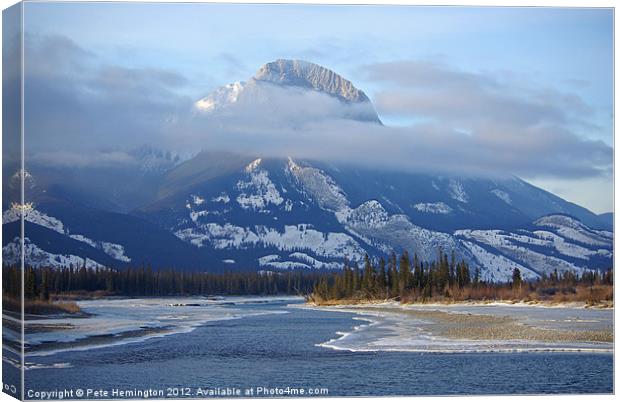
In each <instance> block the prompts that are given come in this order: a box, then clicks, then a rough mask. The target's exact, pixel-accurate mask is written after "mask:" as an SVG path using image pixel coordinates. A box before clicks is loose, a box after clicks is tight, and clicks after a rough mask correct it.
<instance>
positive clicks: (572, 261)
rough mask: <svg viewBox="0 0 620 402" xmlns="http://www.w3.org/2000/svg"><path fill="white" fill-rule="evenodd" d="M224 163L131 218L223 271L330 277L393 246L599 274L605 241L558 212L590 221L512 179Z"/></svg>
mask: <svg viewBox="0 0 620 402" xmlns="http://www.w3.org/2000/svg"><path fill="white" fill-rule="evenodd" d="M208 157H209V155H208V154H207V155H202V156H200V158H208ZM212 157H215V155H212ZM235 160H236V161H237V163H238V166H237V168H236V169H232V170H231V169H228V170H227V171H225V172H222V173H221V174H219V175H217V176H215V177H209V178H208V179H206V180H204V181H203V182H201V183H196V184H194V185H193V186H191V187H189V188H184V189H181V190H179V191H178V192H177V193H176V194H174V195H170V196H168V197H165V198H163V199H161V200H159V201H157V202H156V203H154V204H152V205H149V206H145V207H143V208H141V209H139V210H136V211H134V213H135V214H137V215H138V216H140V217H142V218H144V219H146V220H149V221H151V222H153V223H155V224H157V225H159V226H160V227H162V228H165V229H166V230H168V231H170V232H172V233H174V234H175V235H176V236H177V237H178V238H180V239H182V240H184V241H185V242H187V243H190V244H193V245H194V246H195V247H197V248H199V249H203V248H206V249H216V250H222V251H225V252H226V253H227V257H226V258H225V259H223V260H222V261H219V262H213V263H214V264H220V265H222V266H223V265H226V266H229V267H230V268H237V267H238V268H242V267H245V266H247V264H251V265H252V266H254V267H255V268H256V269H258V268H261V269H269V268H271V269H284V268H306V269H313V268H337V267H339V266H341V264H342V262H343V260H344V259H345V258H346V259H348V260H352V261H358V262H361V259H362V257H363V255H364V253H369V254H371V255H387V254H389V253H390V252H392V251H395V252H400V251H402V250H404V249H407V250H415V252H416V253H417V254H418V256H419V257H420V258H421V259H423V260H432V259H434V258H435V257H436V255H437V252H438V250H439V249H440V248H441V249H443V250H446V251H448V250H450V251H452V250H453V251H455V253H456V254H457V255H458V256H459V257H461V258H464V259H466V260H468V261H469V262H470V263H471V264H472V265H473V266H478V267H480V268H481V271H482V276H483V277H485V278H487V279H489V280H508V279H509V278H510V276H511V275H512V270H513V269H514V268H515V267H518V268H519V269H521V271H522V273H523V275H524V277H530V278H532V277H537V276H539V275H541V274H543V273H546V274H548V273H550V272H552V271H553V270H554V269H557V270H558V271H559V272H563V271H566V270H572V271H576V272H580V271H583V270H586V269H595V268H603V267H610V266H611V258H612V244H613V234H612V233H611V232H608V231H606V230H599V229H592V228H591V227H589V226H586V225H585V224H583V223H582V222H581V221H580V220H578V219H577V218H575V217H572V216H570V215H567V211H570V212H574V213H576V214H578V215H581V216H582V218H583V219H584V220H592V221H595V219H596V215H595V214H592V213H591V212H589V211H587V210H585V209H582V208H579V207H577V206H576V205H574V204H571V203H569V202H566V201H564V200H562V199H560V198H558V197H556V196H554V195H552V194H550V193H548V192H546V191H544V190H541V189H537V188H536V187H534V186H531V185H529V184H527V183H526V182H524V181H522V180H520V179H518V178H514V177H512V178H507V179H505V180H497V179H493V180H491V179H483V178H459V177H443V176H431V175H423V174H412V173H402V172H376V171H374V172H368V171H366V170H364V169H361V168H351V167H347V166H334V165H333V164H321V163H318V162H310V161H296V160H293V159H292V158H288V159H278V158H266V159H263V158H256V159H253V160H252V158H249V157H247V158H245V159H244V158H241V157H238V158H237V159H235ZM187 163H188V164H190V163H192V165H193V166H195V167H197V166H200V165H199V164H195V163H193V162H191V161H188V162H187ZM242 163H247V164H245V165H242ZM207 166H208V165H207ZM231 167H232V165H231ZM179 168H183V166H182V165H181V166H179ZM207 169H208V168H207ZM197 175H200V169H198V170H197V171H195V172H194V176H197ZM514 200H516V201H514ZM224 260H225V261H226V262H224Z"/></svg>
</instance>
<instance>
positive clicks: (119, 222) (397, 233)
mask: <svg viewBox="0 0 620 402" xmlns="http://www.w3.org/2000/svg"><path fill="white" fill-rule="evenodd" d="M300 102H301V103H300ZM317 104H321V105H322V106H320V107H316V105H317ZM304 105H306V106H307V107H302V106H304ZM312 108H314V109H315V110H314V112H312V111H311V110H310V109H312ZM195 109H196V112H197V113H198V114H199V116H200V117H201V118H202V117H204V118H206V119H218V118H224V119H226V118H230V119H242V118H248V119H250V120H251V118H252V114H254V117H256V116H262V114H265V113H267V114H268V116H269V118H271V119H274V120H278V119H279V118H280V117H282V116H283V114H285V113H291V112H292V113H299V116H298V117H299V118H311V119H319V118H320V119H323V118H324V119H328V120H329V119H333V118H337V119H354V120H358V121H363V122H366V123H369V124H381V121H380V120H379V118H378V116H377V115H376V112H375V110H374V107H373V105H372V103H371V102H370V100H369V99H368V97H367V96H366V95H365V94H364V92H362V91H361V90H359V89H357V88H355V86H354V85H353V84H352V83H351V82H350V81H347V80H346V79H344V78H343V77H341V76H339V75H338V74H336V73H335V72H333V71H331V70H328V69H326V68H324V67H321V66H318V65H316V64H313V63H309V62H303V61H294V60H276V61H274V62H272V63H267V64H266V65H264V66H263V67H261V68H260V69H259V70H258V72H257V73H256V74H255V76H254V77H252V78H250V79H249V80H248V81H247V82H244V83H236V84H230V85H227V86H224V87H222V88H220V89H217V90H216V91H214V92H213V93H212V94H210V95H208V96H207V97H205V98H203V99H201V100H199V101H197V102H196V104H195ZM326 110H328V111H329V113H327V115H324V114H322V113H324V112H325V111H326ZM313 113H314V114H313ZM282 120H283V121H287V122H288V121H290V119H288V116H287V118H286V119H282ZM222 121H223V122H225V120H222ZM126 154H127V156H128V158H129V161H130V163H123V164H112V165H110V164H108V165H103V166H102V165H93V166H63V165H53V166H49V165H46V164H45V163H43V162H41V161H36V160H34V161H32V162H31V163H29V164H28V172H26V173H25V176H26V180H25V183H26V189H25V194H26V199H27V200H28V202H27V203H26V205H17V204H13V203H10V202H8V201H7V200H6V199H5V200H3V233H4V237H3V259H4V261H5V263H14V262H16V261H18V260H19V237H18V234H19V217H20V214H23V215H24V216H25V221H26V222H25V225H26V236H27V239H26V240H25V245H26V261H27V262H28V263H29V264H31V265H34V266H43V265H52V266H57V267H62V266H68V265H74V266H82V265H86V266H88V267H93V268H94V267H98V266H103V265H105V266H114V267H119V268H123V267H127V266H130V265H150V266H153V267H154V268H169V267H175V268H179V269H185V270H208V271H225V270H281V269H339V268H341V267H342V264H343V262H344V261H345V260H349V261H353V262H357V263H361V262H362V260H363V257H364V254H366V253H368V254H369V255H371V256H377V257H379V256H387V255H388V254H390V253H391V252H401V251H402V250H409V251H411V252H416V253H417V254H418V256H419V257H420V259H421V260H424V261H431V260H434V259H435V258H436V257H437V254H438V252H439V250H443V251H445V252H449V253H450V252H454V253H455V255H456V256H457V257H458V258H463V259H465V260H466V261H468V262H469V263H470V264H471V266H472V268H474V269H475V268H478V269H480V273H481V276H482V278H484V279H487V280H492V281H506V280H509V279H510V278H511V276H512V271H513V270H514V268H519V269H520V270H521V273H522V276H523V277H525V278H535V277H538V276H540V275H543V274H549V273H550V272H553V271H554V270H557V271H558V272H564V271H569V270H570V271H575V272H583V271H585V270H590V269H607V268H610V267H611V266H612V259H613V233H612V232H611V230H613V229H612V228H613V222H612V221H613V219H611V218H612V217H611V216H610V215H602V216H601V215H596V214H594V213H592V212H591V211H589V210H587V209H585V208H583V207H580V206H578V205H576V204H573V203H570V202H568V201H565V200H563V199H562V198H560V197H557V196H555V195H553V194H551V193H549V192H547V191H544V190H542V189H540V188H538V187H535V186H533V185H531V184H529V183H527V182H526V181H524V180H522V179H520V178H518V177H514V176H507V177H502V178H499V177H494V178H488V177H476V176H467V175H458V174H445V173H444V174H432V173H428V172H405V171H389V170H377V169H372V168H369V167H366V166H364V165H363V164H362V163H359V164H352V163H341V162H334V161H332V162H326V161H320V160H303V159H299V158H295V157H266V156H264V155H248V154H240V153H234V152H219V151H218V152H214V151H202V152H199V153H197V154H195V155H194V156H193V157H191V158H188V159H186V160H181V158H179V157H177V156H174V155H173V154H171V153H169V152H166V151H163V150H158V149H155V148H151V147H142V148H138V149H134V150H130V151H127V152H126ZM18 170H19V169H18V168H16V166H10V165H8V164H5V168H4V172H5V173H4V183H5V186H6V187H5V189H8V190H11V189H13V187H15V186H16V185H18V184H19V180H17V181H16V180H15V177H19V174H17V175H15V174H14V172H15V171H18ZM11 186H13V187H11ZM9 187H11V188H9ZM13 190H14V189H13ZM5 194H8V192H5Z"/></svg>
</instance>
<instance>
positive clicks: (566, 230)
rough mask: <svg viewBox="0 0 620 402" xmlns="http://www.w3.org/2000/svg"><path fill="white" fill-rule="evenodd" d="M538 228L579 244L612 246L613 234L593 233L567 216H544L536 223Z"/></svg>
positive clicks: (605, 232)
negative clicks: (554, 231)
mask: <svg viewBox="0 0 620 402" xmlns="http://www.w3.org/2000/svg"><path fill="white" fill-rule="evenodd" d="M534 223H535V224H536V225H538V226H543V227H549V228H553V229H555V230H556V231H557V232H558V234H560V235H562V236H564V237H567V238H569V239H571V240H574V241H576V242H579V243H583V244H588V245H594V246H610V244H611V239H612V238H613V234H612V233H611V232H607V231H598V232H597V231H593V230H591V229H590V228H588V227H586V226H585V225H584V224H583V223H581V222H579V221H578V220H576V219H574V218H572V217H570V216H566V215H550V216H544V217H542V218H540V219H538V220H537V221H536V222H534Z"/></svg>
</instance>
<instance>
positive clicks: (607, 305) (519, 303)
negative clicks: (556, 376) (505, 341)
mask: <svg viewBox="0 0 620 402" xmlns="http://www.w3.org/2000/svg"><path fill="white" fill-rule="evenodd" d="M304 304H305V305H308V306H314V307H340V306H343V307H347V306H356V307H364V306H377V305H393V306H403V307H406V306H411V307H415V306H425V307H432V306H438V307H445V306H516V307H541V308H583V309H599V310H613V308H614V302H613V301H607V302H602V303H597V304H589V303H587V302H554V301H547V300H530V301H524V300H433V301H428V302H412V303H409V302H407V303H402V302H400V301H397V300H394V299H382V300H327V301H325V302H322V303H316V302H312V301H306V303H304Z"/></svg>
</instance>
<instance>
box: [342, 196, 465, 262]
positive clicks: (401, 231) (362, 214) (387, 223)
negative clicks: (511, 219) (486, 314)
mask: <svg viewBox="0 0 620 402" xmlns="http://www.w3.org/2000/svg"><path fill="white" fill-rule="evenodd" d="M344 224H345V227H346V228H347V229H348V230H349V231H350V232H352V233H355V234H357V235H358V236H360V237H361V238H363V239H365V241H366V242H367V243H369V244H371V245H374V246H376V247H379V248H380V249H381V250H384V251H385V252H392V251H394V252H400V251H402V250H414V251H415V252H416V253H417V254H418V256H419V257H420V258H421V259H422V260H424V261H432V260H434V259H436V257H437V255H438V253H439V250H440V249H441V250H444V251H448V250H455V251H457V252H458V251H460V252H459V254H460V256H461V257H462V258H466V259H469V255H467V252H466V250H464V249H462V247H460V246H459V244H457V242H456V241H455V240H454V239H453V238H452V236H450V235H449V234H447V233H441V232H436V231H432V230H428V229H424V228H421V227H419V226H417V225H414V224H413V223H411V221H410V220H409V218H408V217H407V216H406V215H402V214H394V215H389V214H388V213H387V211H386V210H385V208H384V207H383V205H381V203H380V202H378V201H376V200H370V201H367V202H365V203H364V204H362V205H360V206H359V207H357V208H355V209H353V210H351V211H350V213H349V214H348V216H347V219H346V221H345V223H344Z"/></svg>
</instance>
